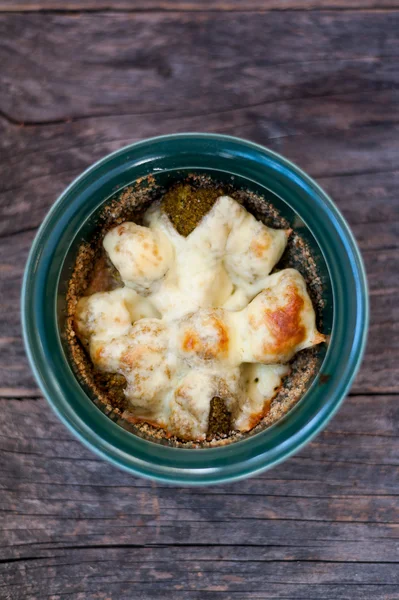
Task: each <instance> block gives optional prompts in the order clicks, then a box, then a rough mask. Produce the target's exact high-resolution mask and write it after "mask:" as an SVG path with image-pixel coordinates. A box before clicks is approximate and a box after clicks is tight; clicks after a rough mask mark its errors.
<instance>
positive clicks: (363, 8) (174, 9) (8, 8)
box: [0, 2, 399, 15]
mask: <svg viewBox="0 0 399 600" xmlns="http://www.w3.org/2000/svg"><path fill="white" fill-rule="evenodd" d="M64 4H65V3H64ZM82 4H83V6H80V7H74V6H70V7H65V8H61V7H60V8H58V7H57V8H44V7H41V6H35V5H32V4H21V5H19V4H18V3H15V4H11V3H10V4H8V3H7V4H0V14H18V13H20V14H38V13H39V14H44V15H47V14H49V15H68V14H70V15H74V14H79V13H87V14H101V13H104V14H109V13H122V14H123V13H126V14H135V13H144V14H145V13H167V14H170V13H174V14H184V13H202V14H203V13H247V14H256V13H259V14H265V13H270V12H282V13H299V12H306V13H316V12H317V13H323V12H339V13H340V12H345V13H351V12H397V11H398V10H399V4H398V3H385V4H382V3H379V2H376V3H375V4H374V6H373V5H369V4H363V5H358V6H345V5H344V4H342V6H334V5H330V4H328V3H327V2H325V3H324V4H323V5H322V6H317V7H316V6H311V7H309V6H306V5H303V6H298V7H293V6H291V7H287V6H282V5H278V4H275V6H272V7H269V8H261V7H260V6H254V7H249V8H248V7H246V8H235V7H233V6H228V7H223V6H220V7H217V6H215V7H212V8H210V7H205V8H203V7H201V6H200V2H198V3H194V4H192V5H191V6H188V5H185V6H184V7H179V5H178V4H175V5H174V6H171V7H170V8H167V7H165V6H158V7H157V6H154V7H144V6H141V7H136V8H128V7H127V6H124V7H118V6H115V7H114V6H111V5H109V6H106V5H103V6H102V7H101V6H100V7H94V6H88V5H85V3H84V2H82ZM171 4H172V3H171Z"/></svg>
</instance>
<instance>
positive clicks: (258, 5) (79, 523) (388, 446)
mask: <svg viewBox="0 0 399 600" xmlns="http://www.w3.org/2000/svg"><path fill="white" fill-rule="evenodd" d="M243 7H244V4H243V3H241V2H238V0H230V1H226V2H223V1H217V2H214V3H212V2H210V1H208V2H204V3H202V5H200V6H199V4H198V3H196V2H192V1H189V0H187V1H184V0H175V1H170V2H167V1H166V0H165V1H163V2H162V1H151V2H148V3H147V2H144V1H135V2H127V1H124V0H122V1H120V0H113V1H109V2H105V1H104V2H98V3H97V2H95V1H94V0H70V1H69V2H59V1H58V0H48V1H42V2H37V1H34V0H32V1H27V0H26V1H22V0H21V1H19V0H15V1H11V0H8V1H7V0H5V1H4V0H0V277H1V286H0V453H1V458H2V460H1V464H0V470H1V471H0V521H1V526H0V527H1V529H0V598H1V599H2V598H4V599H7V600H25V599H26V598H29V599H37V600H42V599H44V598H50V599H52V600H59V599H64V598H68V599H69V598H73V599H75V598H76V599H77V600H81V599H101V600H106V599H112V600H119V599H125V598H126V599H129V600H130V599H132V598H137V599H140V600H150V599H151V600H152V599H153V598H162V599H163V598H165V599H167V598H168V599H169V598H171V599H177V600H197V599H198V600H199V599H201V600H202V599H212V600H213V599H216V600H230V599H231V600H233V599H234V600H246V599H248V600H266V599H267V600H270V599H280V598H281V599H285V600H320V599H328V600H358V599H359V600H360V599H361V600H364V599H367V600H382V599H384V600H386V599H389V600H394V599H395V600H397V599H398V598H399V568H398V562H399V506H398V498H399V483H398V474H399V472H398V465H399V437H398V436H399V366H398V365H399V335H398V334H399V325H398V323H399V302H398V293H399V243H398V236H399V200H398V194H399V191H398V190H399V68H398V66H399V12H398V11H397V10H396V9H397V8H398V7H399V4H398V2H396V1H391V2H389V3H388V2H381V3H379V2H373V1H371V0H364V1H361V0H359V1H357V0H356V1H355V2H343V1H342V2H341V1H340V0H330V1H328V0H323V1H322V2H317V1H316V0H314V1H306V0H302V1H300V0H289V1H288V0H287V1H284V0H283V1H282V2H276V1H272V2H262V1H261V0H251V1H250V2H248V3H246V4H245V10H243ZM373 7H374V9H373ZM341 8H342V9H343V10H341ZM200 9H201V10H200ZM328 9H331V10H328ZM188 130H191V131H192V130H201V131H214V132H222V133H229V134H233V135H238V136H242V137H247V138H249V139H252V140H254V141H257V142H260V143H263V144H265V145H267V146H269V147H271V148H273V149H275V150H277V151H279V152H281V153H283V154H284V155H286V156H287V157H288V158H290V159H292V160H294V161H295V162H296V163H298V164H299V165H300V166H301V167H302V168H304V169H305V170H306V171H308V172H309V173H310V174H311V175H312V176H314V177H315V178H316V179H317V180H318V181H319V182H320V184H321V185H322V186H323V187H324V188H325V189H326V190H327V191H328V192H329V193H330V194H331V195H332V196H333V198H334V199H335V201H336V203H337V204H338V206H339V207H340V209H341V210H342V211H343V213H344V214H345V216H346V217H347V219H348V221H349V223H350V225H351V226H352V229H353V231H354V233H355V235H356V237H357V239H358V241H359V244H360V247H361V249H362V251H363V256H364V260H365V263H366V268H367V272H368V278H369V285H370V299H371V317H372V318H371V327H370V336H369V343H368V349H367V353H366V358H365V360H364V363H363V366H362V369H361V371H360V373H359V375H358V377H357V379H356V381H355V383H354V386H353V388H352V391H351V393H350V395H349V397H348V398H347V400H346V402H345V403H344V405H343V407H342V408H341V410H340V412H339V413H338V414H337V415H336V416H335V417H334V419H333V420H332V421H331V423H330V424H329V426H328V427H327V429H326V430H325V431H324V432H323V433H322V434H320V435H319V436H318V437H317V438H316V440H315V441H313V442H312V443H311V444H310V445H308V446H307V447H306V448H304V449H303V450H302V451H301V452H300V453H299V454H298V455H297V456H295V457H292V458H291V459H290V460H288V461H287V462H285V463H284V464H282V465H279V466H278V467H276V468H275V469H273V470H271V471H269V472H267V473H264V474H263V475H260V476H258V477H256V478H253V479H250V480H247V481H245V482H240V483H236V484H230V485H224V486H214V487H210V488H206V489H201V490H197V489H187V488H175V487H172V486H167V485H161V484H155V483H150V482H147V481H144V480H141V479H138V478H135V477H132V476H130V475H128V474H126V473H124V472H120V471H118V470H116V469H115V468H114V467H112V466H110V465H108V464H107V463H105V462H104V461H102V460H100V459H99V458H97V457H96V456H95V455H93V454H92V453H91V452H89V451H88V450H87V449H85V448H84V447H82V445H81V444H80V443H79V442H78V441H76V440H75V439H74V438H73V437H72V436H71V435H70V434H69V433H68V432H67V430H66V429H65V428H64V427H63V425H61V424H60V423H59V422H58V420H57V418H56V417H55V416H54V415H53V414H52V413H51V412H49V410H48V408H47V405H46V403H45V401H44V400H43V399H42V398H41V396H40V393H39V391H38V389H37V386H36V384H35V382H34V380H33V377H32V375H31V373H30V370H29V367H28V364H27V361H26V358H25V356H24V350H23V347H22V341H21V332H20V323H19V293H20V282H21V276H22V272H23V268H24V262H25V260H26V256H27V252H28V250H29V246H30V244H31V242H32V239H33V237H34V235H35V231H36V229H37V227H38V225H39V224H40V222H41V220H42V219H43V217H44V215H45V213H46V211H47V210H48V208H49V207H50V205H51V204H52V202H53V201H54V200H55V198H56V197H57V195H58V194H59V193H60V192H61V191H62V189H63V188H64V187H65V186H66V185H67V184H68V183H69V182H70V181H71V180H72V179H73V178H74V177H75V176H76V175H78V174H79V173H80V172H81V171H82V170H83V169H84V168H86V167H87V166H89V165H90V164H91V163H92V162H93V161H95V160H97V159H98V158H100V157H102V156H103V155H104V154H106V153H108V152H110V151H112V150H115V149H117V148H120V147H121V146H123V145H124V144H127V143H129V142H132V141H134V140H138V139H141V138H144V137H146V136H151V135H157V134H162V133H169V132H176V131H188Z"/></svg>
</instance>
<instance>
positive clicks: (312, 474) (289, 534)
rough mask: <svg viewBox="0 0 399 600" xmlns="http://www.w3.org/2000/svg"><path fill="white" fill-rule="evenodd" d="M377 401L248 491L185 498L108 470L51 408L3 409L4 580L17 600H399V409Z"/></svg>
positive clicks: (0, 572)
mask: <svg viewBox="0 0 399 600" xmlns="http://www.w3.org/2000/svg"><path fill="white" fill-rule="evenodd" d="M375 402H376V399H374V398H370V397H356V398H349V399H348V400H347V401H346V403H345V404H344V406H343V408H342V410H341V411H340V413H339V414H338V415H337V416H336V417H335V418H334V420H333V421H332V422H331V423H330V425H329V427H328V428H327V430H326V431H325V432H324V433H322V434H321V435H320V436H319V437H318V438H317V440H316V441H314V442H313V443H311V444H310V445H309V446H308V447H307V448H306V449H304V450H302V451H301V453H300V454H299V455H297V456H296V457H294V458H291V460H290V461H288V462H286V463H284V464H283V465H280V466H278V467H277V468H275V469H273V470H272V471H269V472H267V473H265V474H263V475H262V476H259V477H256V478H254V479H251V480H248V481H247V482H245V484H243V483H237V484H230V485H227V486H223V487H210V488H206V489H189V488H186V489H184V488H180V489H179V490H176V488H173V487H171V486H167V485H160V484H150V483H148V482H145V481H143V480H140V479H136V478H133V477H131V476H129V475H127V474H126V473H123V472H119V471H116V470H115V469H114V468H113V467H111V466H110V465H107V464H104V462H103V461H102V460H100V459H98V458H96V457H95V456H94V455H92V454H91V453H90V452H89V451H88V450H86V449H83V448H82V447H81V445H80V444H79V443H78V442H77V441H76V440H75V439H73V438H72V437H71V436H70V435H69V434H68V433H67V432H66V430H65V429H64V427H63V426H62V425H61V424H60V423H59V421H58V420H57V418H56V417H55V416H54V415H53V413H52V412H51V411H49V409H48V408H47V406H46V404H45V403H44V401H43V400H40V399H37V400H33V399H24V400H3V401H1V402H0V408H1V410H0V415H1V416H0V453H1V455H2V458H3V460H2V463H1V464H2V474H1V478H2V486H3V495H2V511H1V515H0V525H1V526H2V529H3V543H2V546H1V548H0V558H1V559H3V560H4V562H3V563H2V564H1V560H0V582H2V584H3V585H4V586H6V589H7V590H9V593H10V594H11V595H10V596H9V597H10V598H25V597H29V598H38V599H39V598H40V599H41V598H43V597H44V595H45V593H46V594H48V595H49V597H52V595H54V596H56V595H57V594H61V597H63V594H65V595H66V592H67V591H68V593H71V594H76V597H77V598H78V597H79V596H78V593H80V594H83V596H82V597H85V598H86V597H89V598H101V597H104V598H105V597H112V598H125V597H126V598H127V597H129V590H130V593H131V590H132V589H134V586H135V585H136V586H137V587H138V589H140V590H142V595H141V596H140V597H143V598H150V597H151V594H155V593H157V595H158V593H159V594H161V596H160V597H165V598H167V597H172V595H173V597H176V598H192V597H196V596H195V595H193V594H195V593H197V594H201V593H205V592H208V593H209V594H215V593H216V592H218V594H219V595H216V596H215V595H211V596H210V597H212V598H214V597H220V598H230V597H235V596H234V594H240V596H239V597H240V598H241V597H242V598H277V597H278V598H280V597H282V596H283V597H289V598H293V599H298V598H314V599H315V600H316V599H319V598H324V597H325V598H332V597H333V594H334V597H335V598H359V599H360V598H395V594H396V593H397V590H398V589H399V588H398V583H399V582H398V571H397V569H396V568H395V567H394V563H396V562H397V561H398V557H397V548H398V542H399V538H398V526H397V523H398V516H399V515H398V513H399V505H398V501H397V498H398V496H397V472H398V465H399V437H398V433H399V429H398V423H399V418H398V417H399V412H398V410H399V408H398V403H397V398H395V397H394V396H382V397H380V398H378V402H379V406H378V410H377V411H376V410H375V405H374V404H375ZM376 414H377V415H378V419H377V420H376V421H374V420H373V419H374V418H375V415H376ZM359 415H362V418H360V419H359ZM10 428H11V429H12V435H10ZM243 505H245V511H243ZM10 559H13V560H15V561H17V562H9V561H10ZM371 563H372V564H371ZM198 573H202V575H198ZM381 581H383V582H384V586H383V588H380V587H379V585H380V583H381ZM354 584H356V585H354ZM63 586H67V587H63ZM132 586H133V587H132ZM332 586H333V587H332ZM0 589H1V588H0ZM96 594H97V596H96ZM102 594H103V595H102ZM106 594H109V596H107V595H106ZM162 594H164V596H162ZM168 594H169V595H168ZM190 594H191V595H190ZM229 594H231V595H229ZM198 597H200V596H199V595H198Z"/></svg>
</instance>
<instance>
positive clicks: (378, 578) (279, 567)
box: [1, 548, 398, 600]
mask: <svg viewBox="0 0 399 600" xmlns="http://www.w3.org/2000/svg"><path fill="white" fill-rule="evenodd" d="M243 554H244V558H241V557H238V558H231V557H230V556H229V553H228V552H227V551H226V550H224V551H222V552H221V551H219V550H216V551H212V550H210V552H209V555H207V556H204V555H203V554H202V553H199V552H197V553H195V552H192V551H191V552H190V551H189V552H188V553H186V552H183V551H181V550H178V549H177V550H176V549H173V550H172V551H171V549H164V548H157V549H153V548H151V549H148V548H145V549H140V550H135V549H130V548H129V549H125V548H123V549H110V550H105V551H100V550H92V551H84V552H82V551H78V550H74V551H68V552H66V551H64V552H61V553H59V552H57V554H56V556H55V557H54V558H49V559H47V560H32V561H29V562H27V561H25V562H24V561H21V562H19V563H17V564H11V565H6V566H5V567H4V566H3V567H2V569H1V571H3V575H2V579H3V581H4V582H5V585H6V586H7V591H8V596H7V598H9V599H10V600H20V599H21V600H22V599H23V598H27V597H29V598H30V599H32V600H42V598H44V597H46V598H47V597H49V598H54V599H56V598H60V597H65V596H66V595H68V596H69V595H70V594H76V596H74V597H76V598H79V599H80V598H85V599H86V598H93V599H94V598H97V599H98V598H103V599H105V598H117V599H125V598H126V599H127V598H132V597H135V598H140V599H141V598H145V599H147V598H148V599H149V598H151V599H152V598H154V597H157V598H158V597H161V598H171V597H173V598H178V599H182V598H183V599H186V598H189V599H190V600H191V599H192V598H216V599H220V598H228V599H231V598H237V597H239V598H243V599H244V598H245V599H255V598H256V599H269V600H270V599H277V598H292V599H295V600H298V599H301V598H303V599H305V598H306V599H309V600H321V599H331V600H332V599H334V600H341V599H342V600H343V599H345V600H346V599H349V598H350V600H352V599H353V600H360V599H362V600H364V599H365V598H366V599H367V598H370V599H371V598H373V599H374V598H377V599H381V600H382V599H384V600H389V599H394V598H397V595H396V596H395V593H397V589H398V570H397V569H395V566H394V565H390V564H374V565H370V564H361V563H358V564H356V568H355V569H354V565H352V564H350V563H349V564H339V563H318V562H316V563H314V562H311V561H309V562H301V561H295V562H294V561H276V562H273V561H272V560H269V559H268V552H267V550H263V551H258V553H256V554H255V556H254V557H253V558H252V559H251V558H250V559H249V560H248V559H247V558H246V556H245V554H246V553H245V550H244V552H243ZM252 554H254V553H252ZM382 581H383V583H381V582H382ZM136 594H137V595H136Z"/></svg>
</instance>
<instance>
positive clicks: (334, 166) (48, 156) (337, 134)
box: [0, 92, 399, 248]
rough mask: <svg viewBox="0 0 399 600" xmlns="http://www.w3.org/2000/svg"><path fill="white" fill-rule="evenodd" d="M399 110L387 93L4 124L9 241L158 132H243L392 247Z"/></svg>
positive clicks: (4, 215)
mask: <svg viewBox="0 0 399 600" xmlns="http://www.w3.org/2000/svg"><path fill="white" fill-rule="evenodd" d="M373 101H374V102H373ZM398 107H399V93H398V94H396V93H395V94H394V93H390V94H387V93H385V92H381V93H376V94H375V95H373V94H369V93H364V94H357V95H355V94H354V95H351V96H350V97H348V98H343V97H337V98H325V99H323V98H322V99H320V98H309V99H307V100H301V101H282V102H276V103H275V104H269V105H262V106H259V107H257V108H254V109H250V110H249V109H245V108H243V109H237V110H234V111H232V112H229V113H216V114H214V115H208V116H203V117H187V118H178V117H173V118H170V119H165V118H164V117H162V116H159V115H158V116H156V115H153V116H152V117H151V118H148V119H145V120H143V119H142V118H138V117H126V116H119V117H117V116H115V117H109V118H91V119H87V120H86V119H84V120H82V121H77V122H75V123H65V124H58V125H51V126H45V127H44V126H43V127H26V128H19V127H17V126H15V125H11V124H8V123H4V122H3V123H1V121H0V130H1V135H0V157H1V165H0V171H1V173H4V179H2V181H1V183H0V235H9V234H12V233H13V232H17V231H19V230H21V229H24V228H26V227H27V226H29V227H35V226H38V225H39V224H40V222H41V220H42V219H43V217H44V215H45V213H46V212H47V210H48V208H49V207H50V205H51V204H52V202H53V201H54V199H55V198H56V197H57V195H58V194H59V193H60V192H61V191H62V189H63V188H64V187H65V186H66V185H67V184H68V183H69V182H70V181H71V180H72V179H73V177H75V176H76V175H78V174H79V173H80V172H81V171H82V170H84V169H85V168H87V167H88V166H89V165H90V164H91V163H92V162H94V161H95V160H97V159H99V158H101V157H102V156H104V155H105V154H107V153H108V152H111V151H113V150H115V149H117V148H120V147H122V146H123V145H125V144H127V143H130V142H133V141H135V140H137V139H141V138H144V137H149V136H152V135H157V134H164V133H172V132H182V131H187V130H191V131H193V130H203V131H210V132H224V133H229V134H236V135H241V136H242V137H247V138H249V139H253V140H254V141H258V142H260V143H263V144H265V145H268V146H269V147H271V148H272V149H274V150H277V151H279V152H281V153H283V154H285V155H286V156H287V157H288V158H290V159H291V160H293V161H294V162H297V163H298V164H299V165H300V166H301V167H302V168H304V169H305V170H306V171H307V172H308V173H309V174H311V175H313V176H314V177H316V178H317V179H318V180H319V181H320V182H321V184H322V185H323V186H324V187H325V188H326V190H327V191H328V192H330V193H331V195H332V196H333V198H334V199H335V201H336V202H337V204H338V206H339V207H340V208H341V209H342V210H343V211H344V213H345V214H346V216H347V218H348V219H349V221H350V223H351V225H352V226H353V227H354V228H355V233H356V234H357V235H358V237H359V241H360V242H361V243H362V245H363V247H366V248H367V247H369V246H370V244H371V245H372V246H374V245H378V246H392V245H395V244H396V241H397V235H398V221H399V219H398V215H399V207H398V203H397V202H396V195H395V191H396V188H397V183H398V177H399V175H398V172H399V168H398V163H397V159H396V157H397V155H398V153H399V141H398V140H399V136H398V131H397V127H398V126H397V125H395V123H396V122H397V121H398V118H399V113H398ZM2 146H3V147H2ZM376 148H378V152H376V151H375V149H376ZM395 169H398V170H396V171H395ZM387 170H391V171H389V172H387ZM380 171H382V172H380ZM356 173H359V175H357V176H356ZM349 176H351V179H348V177H349ZM27 215H29V217H28V218H27ZM375 221H377V223H375ZM358 225H359V227H358Z"/></svg>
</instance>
